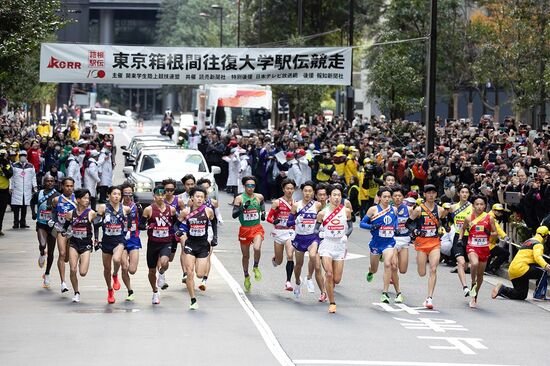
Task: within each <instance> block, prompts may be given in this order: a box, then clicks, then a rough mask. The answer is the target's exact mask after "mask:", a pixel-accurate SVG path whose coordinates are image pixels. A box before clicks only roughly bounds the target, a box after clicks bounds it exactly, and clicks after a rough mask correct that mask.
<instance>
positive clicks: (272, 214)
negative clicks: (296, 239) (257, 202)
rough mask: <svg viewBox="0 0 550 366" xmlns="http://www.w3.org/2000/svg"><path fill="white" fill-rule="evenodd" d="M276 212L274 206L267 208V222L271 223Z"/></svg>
mask: <svg viewBox="0 0 550 366" xmlns="http://www.w3.org/2000/svg"><path fill="white" fill-rule="evenodd" d="M276 213H277V210H275V209H274V208H271V210H269V213H268V214H267V222H269V223H270V224H273V220H275V215H276Z"/></svg>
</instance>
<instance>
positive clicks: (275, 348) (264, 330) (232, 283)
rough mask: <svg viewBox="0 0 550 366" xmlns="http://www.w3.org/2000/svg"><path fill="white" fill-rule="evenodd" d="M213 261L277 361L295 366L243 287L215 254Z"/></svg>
mask: <svg viewBox="0 0 550 366" xmlns="http://www.w3.org/2000/svg"><path fill="white" fill-rule="evenodd" d="M211 260H212V264H213V265H214V267H215V268H216V270H217V271H218V273H219V274H220V275H221V276H222V277H223V279H224V280H225V282H227V284H228V285H229V287H230V288H231V290H232V291H233V294H234V295H235V297H236V298H237V300H238V301H239V303H240V304H241V306H242V307H243V309H244V310H245V311H246V313H247V315H248V316H249V317H250V319H251V320H252V322H253V323H254V325H255V326H256V328H257V329H258V331H259V332H260V335H261V336H262V338H263V339H264V342H265V344H266V345H267V347H268V348H269V350H270V351H271V353H272V354H273V356H274V357H275V358H276V359H277V361H279V363H280V364H281V365H285V366H286V365H288V366H291V365H294V363H293V362H292V360H291V359H290V357H288V355H287V354H286V352H285V351H284V350H283V347H281V344H280V343H279V341H277V338H276V337H275V335H274V334H273V331H272V330H271V328H270V327H269V325H267V323H266V321H265V320H264V318H263V317H262V316H261V315H260V313H259V312H258V311H257V310H256V308H255V307H254V305H252V303H251V302H250V300H248V298H247V297H246V295H245V293H244V291H243V289H242V288H241V286H240V285H239V284H238V283H237V281H236V280H235V279H234V278H233V276H231V274H229V272H228V271H227V269H226V268H225V266H224V265H223V264H222V262H220V260H219V259H218V258H217V257H216V255H215V254H212V257H211Z"/></svg>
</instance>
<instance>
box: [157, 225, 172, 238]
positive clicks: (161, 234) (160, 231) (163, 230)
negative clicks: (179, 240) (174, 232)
mask: <svg viewBox="0 0 550 366" xmlns="http://www.w3.org/2000/svg"><path fill="white" fill-rule="evenodd" d="M169 235H170V232H169V230H168V226H160V227H157V228H156V229H153V237H155V238H167V237H168V236H169Z"/></svg>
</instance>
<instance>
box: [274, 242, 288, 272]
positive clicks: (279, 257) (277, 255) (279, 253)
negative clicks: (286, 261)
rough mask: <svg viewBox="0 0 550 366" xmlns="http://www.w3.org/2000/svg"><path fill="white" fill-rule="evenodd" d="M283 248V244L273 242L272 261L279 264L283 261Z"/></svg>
mask: <svg viewBox="0 0 550 366" xmlns="http://www.w3.org/2000/svg"><path fill="white" fill-rule="evenodd" d="M284 249H285V246H284V245H283V244H278V243H276V242H273V252H274V256H273V262H274V263H275V264H276V265H278V266H280V265H281V263H283V251H284Z"/></svg>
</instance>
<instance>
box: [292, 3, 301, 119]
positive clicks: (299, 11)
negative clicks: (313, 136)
mask: <svg viewBox="0 0 550 366" xmlns="http://www.w3.org/2000/svg"><path fill="white" fill-rule="evenodd" d="M303 18H304V9H303V4H302V0H298V37H301V36H302V32H303V28H304V19H303ZM300 114H302V111H301V108H300V86H299V85H296V124H298V125H299V124H300ZM289 120H290V117H289Z"/></svg>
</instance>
